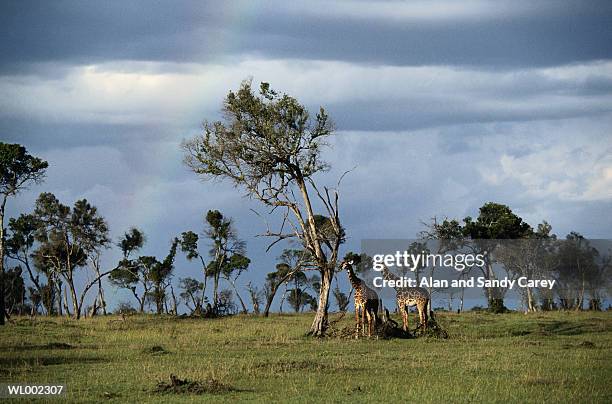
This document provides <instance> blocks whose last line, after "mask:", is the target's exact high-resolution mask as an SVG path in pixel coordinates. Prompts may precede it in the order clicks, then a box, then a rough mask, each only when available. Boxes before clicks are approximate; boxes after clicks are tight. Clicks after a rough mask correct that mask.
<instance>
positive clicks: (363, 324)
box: [361, 307, 367, 335]
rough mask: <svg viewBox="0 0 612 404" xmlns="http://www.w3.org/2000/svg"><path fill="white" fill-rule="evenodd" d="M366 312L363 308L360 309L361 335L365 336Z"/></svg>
mask: <svg viewBox="0 0 612 404" xmlns="http://www.w3.org/2000/svg"><path fill="white" fill-rule="evenodd" d="M366 311H367V310H366V308H365V307H363V308H362V309H361V335H365V333H366V330H365V329H366V321H367V319H366Z"/></svg>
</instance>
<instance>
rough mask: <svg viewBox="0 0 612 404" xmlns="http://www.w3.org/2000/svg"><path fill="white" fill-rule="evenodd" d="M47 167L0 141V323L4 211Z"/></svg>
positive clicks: (2, 311)
mask: <svg viewBox="0 0 612 404" xmlns="http://www.w3.org/2000/svg"><path fill="white" fill-rule="evenodd" d="M47 167H48V164H47V162H46V161H44V160H41V159H39V158H37V157H33V156H31V155H30V154H28V152H27V150H26V148H25V147H23V146H21V145H18V144H8V143H3V142H0V325H4V318H5V315H6V310H5V307H4V283H3V282H4V254H5V253H4V212H5V208H6V202H7V200H8V198H9V197H10V196H15V195H17V194H18V193H19V192H20V191H22V190H23V189H25V188H27V187H28V185H30V184H32V183H40V182H41V181H42V180H43V179H44V177H45V171H46V169H47Z"/></svg>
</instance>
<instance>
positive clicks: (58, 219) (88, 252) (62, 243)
mask: <svg viewBox="0 0 612 404" xmlns="http://www.w3.org/2000/svg"><path fill="white" fill-rule="evenodd" d="M34 215H35V216H36V220H37V221H38V223H39V227H38V230H37V233H36V237H37V239H38V241H39V243H40V245H39V247H38V249H37V250H36V251H35V253H34V257H35V260H36V261H37V262H38V266H39V267H46V268H50V269H51V271H53V273H54V274H55V275H57V276H60V277H61V278H63V280H64V281H65V282H66V285H67V286H68V290H69V292H70V297H71V301H72V310H73V315H74V317H76V318H77V319H79V318H80V317H81V309H82V307H83V302H84V300H85V296H86V294H87V292H88V291H89V289H90V288H91V287H93V286H94V285H95V284H97V282H98V280H99V279H101V278H102V277H104V276H106V275H108V274H109V273H111V271H106V272H104V273H101V274H99V275H98V276H96V277H95V278H94V279H93V280H92V281H90V282H89V283H87V284H86V285H85V286H84V287H83V290H82V291H81V294H80V296H78V295H77V288H76V284H75V274H76V270H77V269H78V268H83V267H86V266H87V265H88V262H90V261H91V260H95V259H96V257H97V256H98V254H99V253H100V251H101V249H103V248H106V247H107V246H108V243H109V241H110V240H109V238H108V226H107V224H106V221H105V220H104V218H102V216H100V215H99V214H98V210H97V208H96V207H95V206H92V205H90V204H89V203H88V202H87V200H85V199H82V200H79V201H77V202H75V204H74V207H73V208H72V209H71V208H70V207H69V206H66V205H63V204H61V203H60V201H59V200H58V199H57V198H56V197H55V195H53V194H51V193H42V194H40V196H39V197H38V199H37V200H36V208H35V210H34ZM66 301H67V296H66Z"/></svg>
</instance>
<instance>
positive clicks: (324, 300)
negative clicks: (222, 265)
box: [309, 268, 334, 337]
mask: <svg viewBox="0 0 612 404" xmlns="http://www.w3.org/2000/svg"><path fill="white" fill-rule="evenodd" d="M333 277H334V272H333V268H332V269H327V268H326V269H325V270H324V271H322V272H321V289H320V290H319V302H318V306H317V313H316V314H315V318H314V321H313V322H312V325H311V326H310V331H309V334H310V335H312V336H313V337H322V336H324V335H325V331H327V327H328V326H329V321H328V316H327V309H328V306H329V304H328V303H329V291H330V289H331V283H332V279H333Z"/></svg>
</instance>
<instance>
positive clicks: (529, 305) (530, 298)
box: [527, 288, 536, 312]
mask: <svg viewBox="0 0 612 404" xmlns="http://www.w3.org/2000/svg"><path fill="white" fill-rule="evenodd" d="M527 311H530V312H534V311H536V307H535V304H534V301H533V291H532V290H531V288H527Z"/></svg>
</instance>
